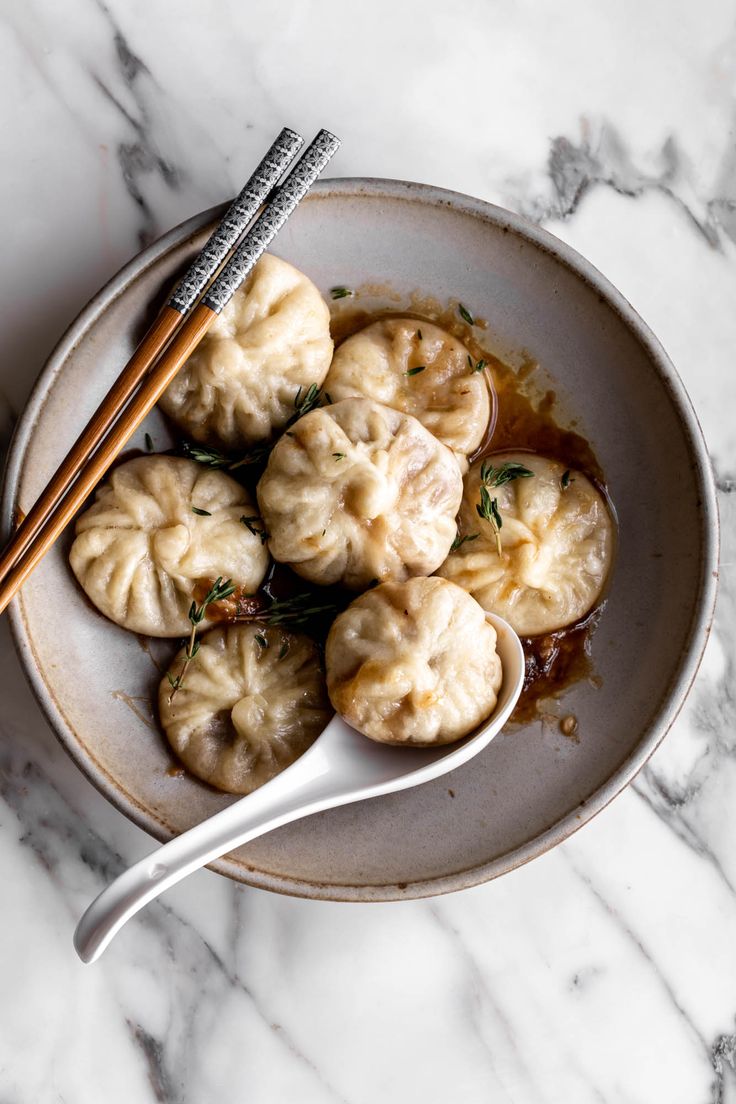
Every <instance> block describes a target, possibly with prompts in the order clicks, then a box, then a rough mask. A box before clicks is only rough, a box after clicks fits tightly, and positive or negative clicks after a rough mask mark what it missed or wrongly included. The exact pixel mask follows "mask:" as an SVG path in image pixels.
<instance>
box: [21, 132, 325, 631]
mask: <svg viewBox="0 0 736 1104" xmlns="http://www.w3.org/2000/svg"><path fill="white" fill-rule="evenodd" d="M339 145H340V142H339V140H338V139H337V138H336V137H335V136H334V135H333V134H330V133H329V131H326V130H321V131H320V132H319V134H318V135H317V136H316V138H315V139H314V141H313V142H312V143H311V144H310V145H309V146H308V148H307V150H306V152H305V153H304V155H303V156H302V157H301V159H300V160H299V162H298V164H297V165H296V167H295V168H293V169H292V170H291V172H290V173H289V174H288V176H287V177H286V179H285V180H284V181H283V183H282V184H281V185H280V186H279V187H278V189H277V190H276V193H275V194H274V195H273V197H272V199H271V200H270V202H269V203H268V204H267V205H266V207H265V208H264V210H263V211H262V212H261V214H260V215H259V216H258V218H257V219H256V221H255V222H254V223H253V226H252V227H251V229H250V230H249V231H248V233H247V234H246V235H245V238H244V239H243V241H242V242H241V244H240V245H239V246H238V247H237V249H236V250H235V252H234V253H233V255H232V257H231V258H230V260H229V261H228V262H227V264H226V265H225V266H224V267H223V269H222V271H221V272H220V274H219V275H218V276H217V277H216V279H215V280H214V282H213V283H212V285H211V286H210V288H209V289H208V291H207V292H206V293H205V295H204V298H203V299H202V301H201V302H200V303H198V304H197V306H196V307H195V308H194V310H192V311H191V313H190V314H189V315H188V316H187V317H186V318H185V319H184V321H183V323H182V325H181V326H180V327H179V329H178V330H177V331H176V333H175V334H174V336H173V338H172V339H171V341H170V342H169V344H168V345H167V347H166V349H165V350H164V352H163V353H162V355H161V356H160V357H159V359H158V360H157V362H156V363H155V365H154V367H153V368H152V369H151V371H150V372H149V374H148V375H147V376H146V378H145V380H144V381H143V383H142V385H141V386H140V388H139V389H138V391H137V392H136V393H135V394H134V395H133V397H132V399H131V400H130V402H129V403H128V405H127V406H126V407H125V408H124V409H123V410H122V412H121V413H120V414H119V416H118V417H117V419H116V420H114V421H112V422H111V424H110V425H109V426H108V427H107V429H108V432H107V434H106V435H105V436H103V439H102V441H101V444H100V446H99V448H98V450H97V452H95V453H94V454H93V455H92V456H91V457H90V459H89V460H88V462H87V463H86V464H85V466H84V467H83V468H82V470H81V471H80V473H79V475H78V477H77V480H76V482H74V483H72V485H71V486H70V487H69V489H68V490H67V492H66V494H65V495H64V496H63V497H62V499H61V500H60V501H59V502H58V504H57V505H56V506H55V507H54V509H53V510H52V511H51V512H50V514H49V515H48V517H47V518H46V520H45V522H44V523H43V525H42V526H41V528H40V530H39V531H38V532H37V536H36V539H35V540H34V541H33V543H32V544H31V546H30V547H29V548H27V549H26V551H25V553H24V554H23V555H22V556H21V557H20V559H19V560H17V561H16V563H15V565H14V566H13V567H12V568H11V569H10V570H9V571H8V572H7V574H6V575H5V576H4V577H3V578H2V580H0V613H2V612H3V610H4V609H5V608H6V606H7V605H8V602H10V600H11V599H12V598H13V596H14V595H15V593H16V591H17V590H18V588H19V587H20V586H22V585H23V583H24V582H25V580H26V579H27V578H28V576H29V575H30V574H31V572H32V571H33V569H34V568H35V567H36V565H37V564H38V563H39V562H40V560H41V559H42V558H43V557H44V556H45V554H46V552H47V551H48V550H49V548H51V546H52V544H53V543H54V541H55V540H56V539H57V537H58V536H59V534H60V533H61V532H62V531H63V529H64V528H65V526H66V525H67V524H68V523H69V521H70V520H71V519H72V518H73V516H74V514H75V513H76V512H77V510H78V509H79V507H80V506H81V505H82V503H83V502H84V500H85V498H86V497H87V495H88V494H89V493H90V492H91V491H92V490H93V488H94V487H95V484H96V483H97V482H98V481H99V480H100V479H101V478H102V476H103V475H104V474H105V472H106V471H107V469H108V468H109V467H110V465H111V464H112V462H113V461H114V459H115V457H116V456H118V454H119V453H120V452H121V450H122V449H123V448H124V446H125V444H126V443H127V441H128V440H129V439H130V437H131V435H132V434H133V433H134V432H135V430H136V429H137V428H138V426H139V425H140V424H141V422H142V421H143V419H144V418H145V417H146V415H147V414H148V413H149V411H150V410H151V409H152V407H153V406H154V405H155V403H156V402H157V401H158V399H159V398H160V397H161V395H162V394H163V392H164V391H165V390H166V388H167V387H168V385H169V384H170V383H171V381H172V379H173V378H174V376H175V375H176V373H177V372H178V370H179V368H180V367H181V366H182V364H183V363H184V361H185V360H187V358H188V357H189V356H191V354H192V352H193V351H194V349H195V348H196V347H197V345H198V344H199V342H200V341H201V340H202V338H203V337H204V335H205V333H206V332H207V330H208V329H209V328H210V326H211V325H212V323H213V321H214V320H215V318H216V317H217V315H218V314H219V312H220V311H221V310H222V308H223V307H224V306H225V305H226V304H227V303H228V302H229V300H230V298H231V297H232V295H233V294H234V293H235V291H236V290H237V289H238V288H239V287H240V285H241V283H242V282H243V280H244V279H245V277H246V276H247V275H248V273H249V272H250V270H251V269H252V268H253V266H254V264H255V263H256V261H257V260H258V258H259V257H260V256H261V254H262V253H263V252H264V251H265V249H266V248H267V246H268V245H269V243H270V242H271V241H272V239H273V238H274V237H275V235H276V234H277V233H278V231H279V230H280V229H281V227H282V226H283V225H284V223H285V222H286V220H287V218H288V217H289V215H290V214H291V213H292V212H293V210H294V208H295V207H296V206H297V204H298V203H299V202H300V201H301V200H302V199H303V198H304V196H305V195H306V193H307V191H308V190H309V188H310V187H311V186H312V184H313V183H314V181H315V180H316V179H317V177H318V176H319V174H320V173H321V172H322V170H323V169H324V167H325V166H326V165H327V163H328V161H329V160H330V158H331V157H332V156H333V155H334V154H335V153H336V151H337V149H338V147H339ZM29 516H30V515H29Z"/></svg>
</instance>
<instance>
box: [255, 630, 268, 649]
mask: <svg viewBox="0 0 736 1104" xmlns="http://www.w3.org/2000/svg"><path fill="white" fill-rule="evenodd" d="M253 639H254V640H255V642H256V644H257V645H258V647H259V648H267V647H268V641H267V640H266V638H265V636H264V635H263V633H256V635H255V636H254V637H253Z"/></svg>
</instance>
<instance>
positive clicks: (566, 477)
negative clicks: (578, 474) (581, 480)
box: [560, 468, 570, 491]
mask: <svg viewBox="0 0 736 1104" xmlns="http://www.w3.org/2000/svg"><path fill="white" fill-rule="evenodd" d="M560 486H561V487H562V489H563V491H566V490H567V488H568V487H569V486H570V469H569V468H568V469H567V471H564V472H563V473H562V478H561V479H560Z"/></svg>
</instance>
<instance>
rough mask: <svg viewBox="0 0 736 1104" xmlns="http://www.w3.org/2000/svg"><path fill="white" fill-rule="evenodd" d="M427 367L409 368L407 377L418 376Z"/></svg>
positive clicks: (422, 365)
mask: <svg viewBox="0 0 736 1104" xmlns="http://www.w3.org/2000/svg"><path fill="white" fill-rule="evenodd" d="M426 367H427V365H426V364H420V365H419V367H418V368H407V370H406V372H405V375H407V376H418V375H419V373H420V372H423V371H424V370H425V368H426Z"/></svg>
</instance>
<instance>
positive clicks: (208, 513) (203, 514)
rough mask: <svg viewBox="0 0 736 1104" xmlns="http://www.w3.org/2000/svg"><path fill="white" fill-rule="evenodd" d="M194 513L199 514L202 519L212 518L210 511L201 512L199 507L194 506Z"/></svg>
mask: <svg viewBox="0 0 736 1104" xmlns="http://www.w3.org/2000/svg"><path fill="white" fill-rule="evenodd" d="M192 513H193V514H199V516H200V517H212V514H211V513H210V512H209V510H200V508H199V506H192Z"/></svg>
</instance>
